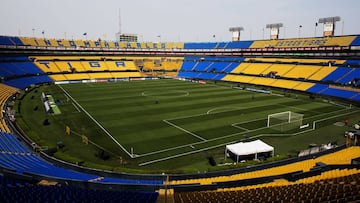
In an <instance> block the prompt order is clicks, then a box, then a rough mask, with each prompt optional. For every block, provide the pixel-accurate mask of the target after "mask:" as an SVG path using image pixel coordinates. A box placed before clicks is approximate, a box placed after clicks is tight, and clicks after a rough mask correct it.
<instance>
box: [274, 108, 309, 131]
mask: <svg viewBox="0 0 360 203" xmlns="http://www.w3.org/2000/svg"><path fill="white" fill-rule="evenodd" d="M303 117H304V114H300V113H295V112H292V111H285V112H281V113H274V114H270V115H268V119H267V127H271V128H273V129H275V130H279V131H282V132H283V131H288V130H292V129H295V128H299V127H300V126H301V125H302V121H303Z"/></svg>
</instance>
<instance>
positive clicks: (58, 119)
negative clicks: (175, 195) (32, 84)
mask: <svg viewBox="0 0 360 203" xmlns="http://www.w3.org/2000/svg"><path fill="white" fill-rule="evenodd" d="M41 92H45V93H47V94H51V95H52V96H53V98H54V100H55V101H58V102H57V103H58V107H59V109H60V111H61V114H59V115H47V114H46V113H45V112H44V109H43V107H42V103H41V100H40V94H41ZM293 95H294V94H293ZM293 95H292V97H279V96H272V95H267V94H261V93H254V92H249V91H243V90H238V89H232V88H230V84H228V83H218V84H207V85H203V84H196V83H189V82H184V81H177V80H156V81H155V80H153V81H130V82H117V83H91V84H69V85H61V86H56V85H49V86H41V87H39V88H37V89H34V90H32V91H31V92H29V93H27V94H26V95H25V96H24V98H23V99H22V101H21V105H20V106H19V110H20V115H19V116H18V123H19V125H20V126H21V127H22V128H23V129H24V130H25V131H26V132H27V133H28V134H29V136H31V137H32V138H33V139H34V141H36V142H37V143H39V144H41V145H43V146H48V147H50V148H52V147H55V146H56V142H57V141H62V142H63V143H64V144H65V148H63V149H62V150H61V151H59V152H57V153H56V154H55V156H56V157H59V158H62V159H64V160H68V161H71V162H78V163H81V164H82V165H84V166H88V167H96V168H103V169H107V170H116V171H127V172H147V173H158V172H164V171H165V172H195V171H209V170H220V169H224V167H211V166H209V164H208V163H207V157H208V156H213V157H215V159H216V161H217V162H218V163H220V162H225V160H224V146H225V144H227V143H232V142H236V141H239V140H241V139H242V138H243V137H244V136H245V135H246V136H247V137H252V136H260V139H262V140H263V141H265V142H267V143H269V144H271V145H273V146H274V147H275V153H276V154H277V155H279V156H280V157H285V156H287V155H289V154H291V155H293V154H295V153H296V152H297V151H299V150H301V149H304V148H307V146H308V145H309V144H310V143H316V144H322V143H328V142H330V141H337V142H338V143H339V144H340V143H343V142H344V140H343V133H344V131H346V130H348V127H346V126H344V127H338V126H334V125H333V123H335V122H336V121H342V120H344V118H345V117H348V118H350V121H351V120H353V121H355V120H360V118H359V116H357V115H358V114H356V111H357V110H358V109H345V108H341V107H339V106H335V105H333V104H330V103H327V102H323V101H320V100H314V99H310V98H308V97H306V96H303V95H298V97H294V96H293ZM36 106H38V110H35V109H36V108H35V107H36ZM283 111H294V112H297V113H302V114H304V122H303V123H309V124H310V127H309V128H307V129H304V130H309V129H312V127H313V121H315V120H319V122H317V123H316V128H317V130H315V131H309V132H307V133H302V134H298V135H296V136H295V135H293V133H298V132H299V130H292V131H289V132H284V133H282V132H279V131H276V130H274V129H271V128H265V126H266V119H267V115H268V114H272V113H278V112H283ZM343 114H344V115H343ZM45 119H48V120H49V122H50V125H47V126H44V125H43V121H44V120H45ZM320 120H322V121H321V122H320ZM65 126H70V127H71V130H72V133H71V135H70V136H67V135H65ZM82 135H86V136H87V137H88V138H89V141H90V143H89V144H88V145H84V144H83V143H82V142H81V136H82ZM110 135H111V136H110ZM113 139H114V140H116V141H117V142H118V144H117V143H115V142H114V140H113ZM122 148H124V149H125V151H126V152H125V151H124V150H122ZM100 149H103V150H105V151H106V152H107V153H108V154H110V157H111V158H110V159H109V160H106V161H104V160H102V159H99V158H98V157H96V156H95V154H97V153H98V151H99V150H100ZM132 150H133V152H134V154H136V155H138V156H137V157H136V158H130V156H129V155H128V154H131V151H132ZM170 157H172V158H171V159H169V158H170ZM227 161H229V160H227ZM232 167H234V166H232Z"/></svg>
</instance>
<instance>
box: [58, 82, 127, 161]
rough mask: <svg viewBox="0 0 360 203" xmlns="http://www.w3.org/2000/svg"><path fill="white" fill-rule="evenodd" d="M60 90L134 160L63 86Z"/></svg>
mask: <svg viewBox="0 0 360 203" xmlns="http://www.w3.org/2000/svg"><path fill="white" fill-rule="evenodd" d="M59 87H60V89H61V90H62V91H63V92H64V93H65V94H66V95H67V96H68V97H69V98H70V99H71V100H72V101H73V102H74V103H75V104H76V105H77V106H78V107H79V108H80V109H81V110H82V111H83V112H84V113H85V114H86V115H87V116H88V117H89V118H90V119H91V120H92V121H94V122H95V123H96V125H98V126H99V127H100V128H101V129H102V130H103V131H104V132H105V133H106V134H107V135H108V136H109V137H110V138H111V139H112V140H113V141H114V142H115V143H116V144H117V145H118V146H119V147H120V148H121V149H122V150H123V151H124V152H125V153H126V154H127V155H129V157H131V158H134V156H133V155H132V154H130V152H128V151H127V150H126V149H125V147H124V146H122V145H121V144H120V143H119V142H118V141H117V140H116V139H115V138H114V137H113V136H112V135H111V134H110V133H109V132H108V131H107V130H106V129H105V128H104V127H103V126H102V125H101V124H100V123H99V122H98V121H97V120H96V119H95V118H94V117H92V116H91V115H90V114H89V112H87V111H86V110H85V109H84V108H83V107H82V106H81V105H80V104H79V103H78V102H77V101H76V100H75V99H74V98H73V97H72V96H71V95H70V94H69V93H68V92H67V91H66V90H65V89H64V88H63V87H61V85H59Z"/></svg>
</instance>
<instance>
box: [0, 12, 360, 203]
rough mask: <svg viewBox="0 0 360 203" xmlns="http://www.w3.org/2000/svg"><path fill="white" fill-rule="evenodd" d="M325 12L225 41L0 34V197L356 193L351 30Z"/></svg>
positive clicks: (344, 198)
mask: <svg viewBox="0 0 360 203" xmlns="http://www.w3.org/2000/svg"><path fill="white" fill-rule="evenodd" d="M335 21H336V17H335V18H324V19H322V20H319V23H324V24H326V25H327V26H324V33H323V36H322V37H312V38H311V37H307V38H301V37H299V38H285V39H279V36H278V33H279V29H280V27H282V25H281V24H270V25H269V28H270V29H271V36H270V39H266V40H265V39H264V40H247V41H240V31H241V28H231V29H230V31H231V32H233V40H232V41H229V42H166V43H165V42H121V41H106V40H100V39H99V40H73V39H53V38H51V39H50V38H45V37H43V38H39V37H22V36H0V81H1V83H0V89H1V95H0V96H1V97H0V98H1V100H0V103H1V109H2V111H1V123H0V128H1V136H0V152H1V153H0V180H1V185H0V187H1V190H0V194H1V195H0V202H43V201H51V202H74V201H79V198H80V199H81V200H80V201H81V202H355V201H358V200H359V199H360V196H359V194H358V191H359V189H360V184H359V183H360V166H359V161H360V147H359V140H358V139H359V135H360V129H359V125H360V114H359V112H360V109H359V108H360V35H340V36H334V29H335V26H334V24H335ZM331 25H332V26H331ZM325 28H326V29H325Z"/></svg>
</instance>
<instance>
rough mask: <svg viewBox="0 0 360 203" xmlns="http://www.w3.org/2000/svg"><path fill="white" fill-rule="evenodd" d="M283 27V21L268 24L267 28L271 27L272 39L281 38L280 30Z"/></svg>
mask: <svg viewBox="0 0 360 203" xmlns="http://www.w3.org/2000/svg"><path fill="white" fill-rule="evenodd" d="M281 27H283V24H282V23H272V24H267V25H266V28H269V29H270V39H279V30H280V28H281Z"/></svg>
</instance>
